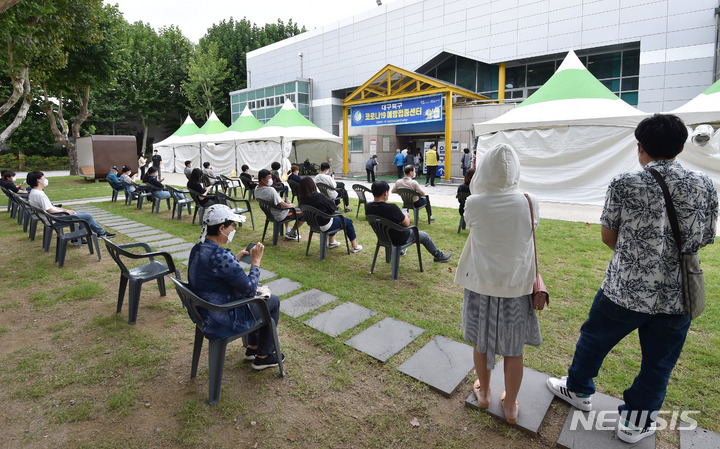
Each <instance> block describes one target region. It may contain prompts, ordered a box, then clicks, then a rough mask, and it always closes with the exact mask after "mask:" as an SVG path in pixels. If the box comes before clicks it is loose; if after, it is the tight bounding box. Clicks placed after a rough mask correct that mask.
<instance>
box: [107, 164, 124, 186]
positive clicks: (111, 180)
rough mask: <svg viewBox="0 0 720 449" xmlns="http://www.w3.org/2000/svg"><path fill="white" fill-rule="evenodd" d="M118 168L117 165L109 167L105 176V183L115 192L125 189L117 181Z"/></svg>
mask: <svg viewBox="0 0 720 449" xmlns="http://www.w3.org/2000/svg"><path fill="white" fill-rule="evenodd" d="M117 174H118V168H117V165H113V166H112V167H110V173H108V175H107V178H106V179H107V181H108V184H110V187H112V188H113V189H115V190H123V189H124V188H125V187H123V185H122V182H120V179H118V176H117Z"/></svg>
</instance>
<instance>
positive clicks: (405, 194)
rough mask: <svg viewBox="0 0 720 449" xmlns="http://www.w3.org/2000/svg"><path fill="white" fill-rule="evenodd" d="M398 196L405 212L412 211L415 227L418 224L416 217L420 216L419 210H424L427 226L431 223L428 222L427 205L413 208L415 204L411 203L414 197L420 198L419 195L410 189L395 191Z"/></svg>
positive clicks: (428, 212)
mask: <svg viewBox="0 0 720 449" xmlns="http://www.w3.org/2000/svg"><path fill="white" fill-rule="evenodd" d="M397 193H398V195H400V198H402V202H403V206H402V207H403V208H404V209H407V210H412V211H413V215H415V223H414V224H415V226H417V224H418V216H419V214H420V209H425V212H427V216H428V224H430V223H431V221H430V210H428V205H427V204H425V205H424V206H422V207H415V202H414V201H413V197H414V196H418V197H422V195H420V194H419V193H417V192H416V191H414V190H410V189H398V191H397Z"/></svg>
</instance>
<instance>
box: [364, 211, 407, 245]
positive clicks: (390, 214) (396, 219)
mask: <svg viewBox="0 0 720 449" xmlns="http://www.w3.org/2000/svg"><path fill="white" fill-rule="evenodd" d="M365 215H377V216H378V217H382V218H387V219H388V220H390V221H392V222H393V223H397V224H401V223H402V222H403V220H405V214H404V213H403V212H402V211H401V210H400V208H399V207H397V205H396V204H390V203H386V202H384V201H378V202H372V203H367V204H365ZM408 237H410V231H393V230H391V231H390V239H391V240H392V242H393V245H404V244H405V243H406V242H407V239H408Z"/></svg>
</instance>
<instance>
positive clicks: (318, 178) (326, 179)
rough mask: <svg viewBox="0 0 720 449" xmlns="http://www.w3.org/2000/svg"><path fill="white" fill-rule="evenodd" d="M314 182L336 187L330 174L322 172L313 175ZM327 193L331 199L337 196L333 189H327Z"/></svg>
mask: <svg viewBox="0 0 720 449" xmlns="http://www.w3.org/2000/svg"><path fill="white" fill-rule="evenodd" d="M315 184H325V185H326V186H330V187H332V188H333V189H335V188H336V187H337V184H335V180H334V179H333V178H332V176H330V175H327V174H323V173H318V174H317V175H315ZM328 194H329V198H330V199H331V200H334V199H335V198H337V196H338V193H337V192H336V191H335V190H330V191H328Z"/></svg>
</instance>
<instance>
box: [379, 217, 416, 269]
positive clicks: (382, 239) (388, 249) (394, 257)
mask: <svg viewBox="0 0 720 449" xmlns="http://www.w3.org/2000/svg"><path fill="white" fill-rule="evenodd" d="M367 220H368V223H370V227H371V228H372V230H373V231H375V235H376V236H377V239H378V241H377V245H376V246H375V255H374V256H373V262H372V267H370V274H372V273H373V271H375V261H376V260H377V255H378V251H379V250H380V247H381V246H382V247H383V248H385V262H386V263H389V262H392V280H393V281H397V278H398V274H400V253H401V251H402V250H403V249H405V248H407V247H408V246H411V245H416V246H417V253H418V263H419V264H420V271H421V272H422V271H423V266H422V254H421V252H420V235H419V234H420V233H419V231H418V228H417V226H408V227H405V226H401V225H399V224H397V223H393V222H392V221H390V220H388V219H387V218H383V217H378V216H377V215H368V216H367ZM390 231H398V232H404V231H410V232H412V233H414V234H415V241H414V242H412V243H405V244H404V245H395V244H394V243H393V241H392V238H390Z"/></svg>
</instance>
